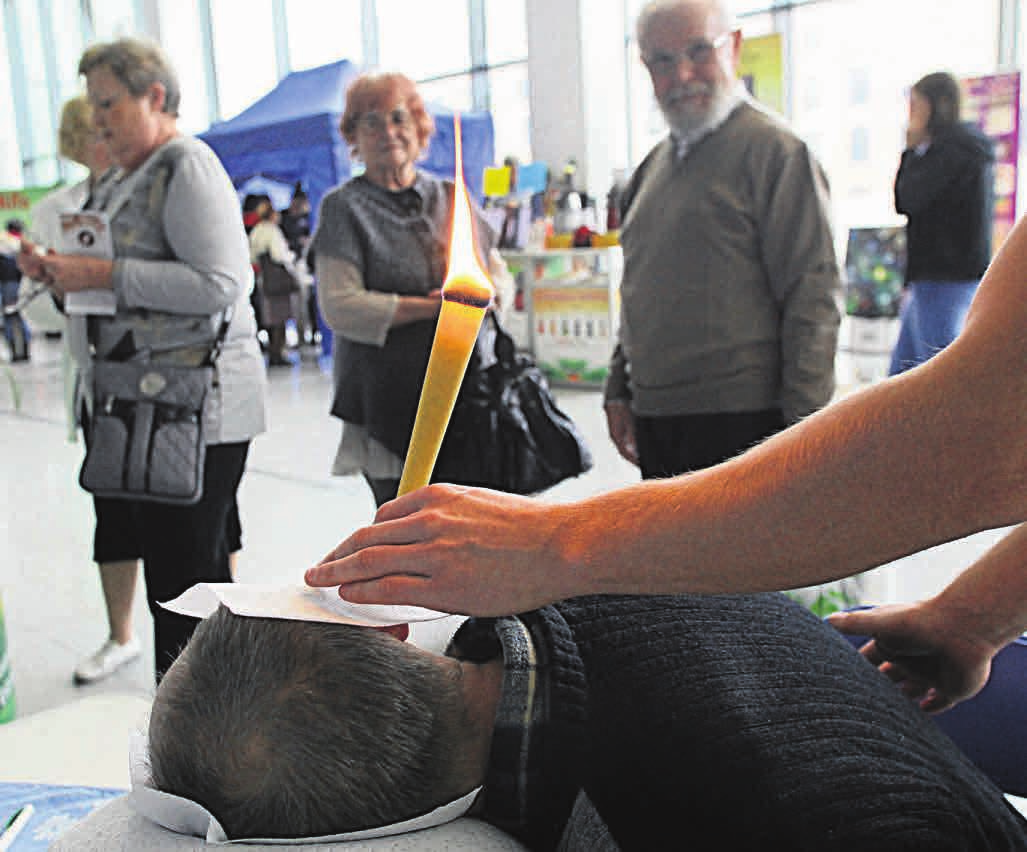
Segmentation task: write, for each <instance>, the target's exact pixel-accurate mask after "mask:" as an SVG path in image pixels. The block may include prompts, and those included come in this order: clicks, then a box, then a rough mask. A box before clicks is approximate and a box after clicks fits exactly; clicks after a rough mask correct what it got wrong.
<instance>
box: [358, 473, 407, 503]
mask: <svg viewBox="0 0 1027 852" xmlns="http://www.w3.org/2000/svg"><path fill="white" fill-rule="evenodd" d="M364 479H365V480H366V481H367V484H368V485H369V486H370V488H371V494H373V495H374V505H375V506H381V505H382V504H383V503H388V502H389V501H390V500H395V499H396V493H397V492H398V491H399V480H398V479H374V478H373V477H370V476H368V475H367V474H366V473H365V474H364Z"/></svg>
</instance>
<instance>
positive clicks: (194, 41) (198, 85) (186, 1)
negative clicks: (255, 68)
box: [159, 0, 214, 133]
mask: <svg viewBox="0 0 1027 852" xmlns="http://www.w3.org/2000/svg"><path fill="white" fill-rule="evenodd" d="M159 12H160V34H161V42H162V46H163V47H164V50H165V52H166V53H167V54H168V58H169V59H170V60H171V64H172V65H173V66H174V68H175V72H176V73H177V74H178V83H179V85H180V86H181V88H182V103H181V108H180V111H179V120H178V126H179V128H180V129H181V130H182V132H184V133H202V132H203V131H204V130H206V129H207V128H208V127H209V126H210V123H211V119H212V118H213V117H214V115H213V112H212V110H211V108H210V92H209V91H208V85H207V84H208V80H207V72H206V63H207V58H208V53H207V45H205V44H204V41H203V26H202V25H201V22H200V9H199V6H198V4H197V0H162V2H161V5H160V9H159Z"/></svg>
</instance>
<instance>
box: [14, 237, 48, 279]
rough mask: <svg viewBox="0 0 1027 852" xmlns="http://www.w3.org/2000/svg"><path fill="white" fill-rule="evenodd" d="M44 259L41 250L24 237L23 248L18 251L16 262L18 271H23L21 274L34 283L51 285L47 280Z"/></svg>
mask: <svg viewBox="0 0 1027 852" xmlns="http://www.w3.org/2000/svg"><path fill="white" fill-rule="evenodd" d="M43 257H44V255H43V254H42V253H41V252H40V251H39V248H38V247H37V246H36V244H35V243H33V242H31V241H30V240H27V239H25V238H24V237H23V238H22V240H21V248H20V249H19V251H18V256H17V258H16V262H17V264H18V269H20V270H21V274H22V275H25V276H26V277H28V278H31V279H32V280H33V281H42V282H43V283H44V284H47V283H49V282H48V281H47V278H46V275H47V273H46V270H45V269H44V268H43Z"/></svg>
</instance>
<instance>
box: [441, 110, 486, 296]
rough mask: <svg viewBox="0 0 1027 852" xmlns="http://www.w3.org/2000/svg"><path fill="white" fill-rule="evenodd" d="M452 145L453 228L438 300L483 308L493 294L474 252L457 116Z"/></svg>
mask: <svg viewBox="0 0 1027 852" xmlns="http://www.w3.org/2000/svg"><path fill="white" fill-rule="evenodd" d="M453 142H454V149H455V153H456V174H455V175H454V183H455V184H456V187H455V192H454V196H453V228H452V232H451V234H450V238H449V268H448V269H447V270H446V280H445V281H444V282H443V284H442V296H443V298H444V299H454V300H455V301H467V302H469V303H470V304H474V305H475V306H477V307H485V306H487V305H488V303H489V302H490V301H491V300H492V295H493V293H494V292H495V291H494V290H493V289H492V284H491V282H490V281H489V277H488V273H487V272H486V271H485V270H484V269H483V268H482V265H481V259H480V258H479V257H478V252H477V251H476V250H475V243H474V225H473V218H472V215H471V199H470V198H469V197H468V195H467V185H466V184H465V183H464V164H463V144H462V142H461V138H460V116H459V114H457V115H454V116H453Z"/></svg>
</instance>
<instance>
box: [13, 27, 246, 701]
mask: <svg viewBox="0 0 1027 852" xmlns="http://www.w3.org/2000/svg"><path fill="white" fill-rule="evenodd" d="M79 72H80V73H81V74H83V75H84V76H85V79H86V88H87V92H88V96H89V100H90V102H91V103H92V106H93V116H94V122H95V124H96V128H97V131H98V132H99V134H100V135H101V136H102V138H103V139H104V140H105V141H106V142H107V144H108V145H109V147H110V150H111V156H112V158H113V160H114V162H115V164H116V165H117V166H118V167H119V168H118V171H117V172H116V173H115V174H114V175H113V178H112V179H111V180H108V181H105V182H104V183H103V184H102V186H100V187H99V188H98V190H97V191H96V192H94V193H93V195H92V196H91V197H90V198H89V199H88V200H87V202H86V205H85V207H86V209H92V210H98V211H102V212H103V213H105V214H106V216H107V217H108V218H109V221H110V231H111V237H112V241H113V248H114V256H113V258H102V257H93V256H83V255H76V254H61V253H52V254H41V253H38V252H37V251H36V249H35V247H33V246H31V245H30V246H26V247H25V250H23V252H22V254H21V256H20V262H21V264H22V266H23V269H25V271H26V273H27V274H29V275H31V277H33V278H36V279H37V280H42V281H45V282H46V283H47V284H48V285H49V286H50V287H51V288H52V290H53V292H54V293H55V295H56V296H57V297H58V298H59V299H63V298H65V297H66V296H67V295H68V294H70V293H76V292H78V291H81V290H87V289H88V290H109V291H112V292H113V296H114V299H113V301H114V303H115V312H114V314H113V315H93V316H90V317H89V322H88V327H89V334H88V340H89V349H90V357H91V358H92V359H93V360H94V361H95V360H98V359H114V360H121V359H124V358H127V357H130V356H132V355H133V354H134V353H136V352H138V351H139V350H144V349H149V350H152V351H154V352H160V351H166V353H167V354H164V355H154V356H152V357H154V358H164V359H167V360H173V361H174V362H175V363H179V364H186V365H198V364H200V363H202V362H203V361H204V359H205V358H206V357H207V355H208V353H209V352H210V349H211V345H212V343H213V342H214V339H215V335H216V333H217V329H218V327H219V325H220V323H221V321H222V318H223V317H224V316H226V314H227V315H228V316H229V317H230V318H231V322H230V324H229V326H228V329H227V333H226V336H225V340H224V344H223V346H222V349H221V354H220V356H219V357H218V359H217V363H216V373H217V380H216V382H215V387H214V389H213V392H212V394H211V395H210V396H209V398H208V401H207V404H206V407H205V410H204V421H205V424H204V425H205V428H206V433H205V434H206V438H207V447H206V457H205V464H204V477H203V496H202V498H201V499H200V501H199V502H198V503H196V504H194V505H191V506H180V505H169V504H164V503H154V502H143V501H138V500H134V499H110V498H94V499H95V503H96V518H97V522H96V533H95V539H94V550H95V554H94V555H95V558H96V559H97V561H98V562H99V561H117V560H120V559H131V558H134V557H135V556H136V555H139V556H141V557H142V560H143V572H144V577H145V580H146V596H147V602H148V604H149V608H150V612H151V613H152V614H153V620H154V643H155V666H156V675H157V680H158V681H159V680H160V678H161V676H162V675H163V673H164V671H165V670H166V669H167V668H168V666H170V665H171V663H172V662H173V660H174V658H175V656H176V655H177V653H178V651H179V650H180V649H181V647H182V646H183V645H184V644H185V642H186V640H187V639H188V638H189V636H190V635H191V633H192V630H193V628H194V627H195V623H196V622H195V620H193V619H189V618H185V617H184V616H179V615H176V614H172V613H170V612H167V611H166V610H164V609H162V608H161V607H160V606H159V602H160V601H166V600H169V599H171V598H174V597H176V596H177V595H178V594H180V593H181V592H182V591H184V590H185V589H187V588H189V587H190V586H192V585H193V584H195V583H197V582H203V581H208V582H229V581H231V579H232V578H231V573H230V570H229V549H230V542H229V531H228V522H229V518H230V515H231V513H232V511H233V507H234V505H235V499H236V491H237V489H238V486H239V482H240V480H241V478H242V474H243V471H244V469H245V466H246V456H247V452H248V450H249V444H250V440H251V439H252V438H253V437H254V436H255V435H257V434H259V433H260V432H262V431H263V430H264V428H265V396H266V374H265V369H264V362H263V359H262V357H261V354H260V348H259V345H258V343H257V337H256V323H255V321H254V316H253V310H252V308H251V307H250V301H249V294H250V288H251V286H252V271H251V268H250V262H249V248H248V245H247V241H246V235H245V232H244V231H243V226H242V217H241V213H240V210H239V202H238V199H237V198H236V195H235V190H234V189H233V187H232V184H231V181H230V180H229V178H228V175H227V174H226V173H225V171H224V169H223V168H222V166H221V164H220V162H219V161H218V160H217V158H216V156H215V155H214V153H213V152H212V151H211V150H210V149H209V148H208V147H207V146H206V145H204V144H203V143H202V142H199V141H198V140H196V139H192V138H189V137H185V136H182V135H180V134H179V131H178V128H177V115H178V103H179V97H180V89H179V85H178V80H177V78H176V75H175V72H174V70H173V69H172V68H171V65H170V64H169V62H168V60H167V58H166V57H165V56H164V54H163V53H162V52H161V50H160V49H159V48H158V47H156V46H155V45H152V44H150V43H147V42H143V41H138V40H136V39H131V38H123V39H119V40H117V41H113V42H109V43H102V44H96V45H93V46H92V47H90V48H88V49H87V50H86V51H85V53H84V54H83V55H82V58H81V61H80V63H79ZM167 350H171V351H167ZM82 379H83V380H82V383H81V390H82V394H81V406H80V411H81V412H82V415H83V425H84V426H85V427H88V422H89V418H90V416H91V414H92V399H91V398H90V394H89V392H88V390H89V384H90V382H89V379H90V375H89V371H88V369H87V370H85V371H83V377H82ZM86 432H87V434H88V428H86Z"/></svg>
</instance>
